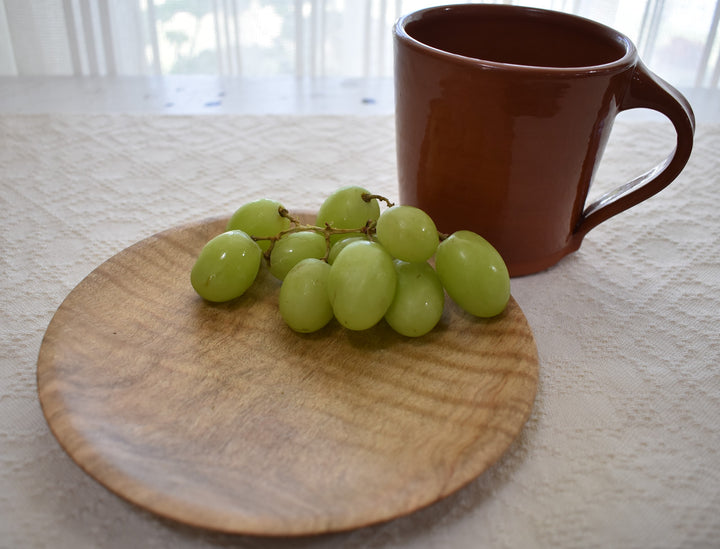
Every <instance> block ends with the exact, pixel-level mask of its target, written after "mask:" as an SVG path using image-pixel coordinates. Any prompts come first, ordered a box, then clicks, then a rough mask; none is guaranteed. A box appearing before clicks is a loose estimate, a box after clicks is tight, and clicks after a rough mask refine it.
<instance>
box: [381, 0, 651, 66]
mask: <svg viewBox="0 0 720 549" xmlns="http://www.w3.org/2000/svg"><path fill="white" fill-rule="evenodd" d="M450 12H461V13H462V12H487V13H497V14H500V13H509V14H512V13H515V14H520V13H522V14H525V15H531V16H532V15H534V16H541V17H544V18H548V17H549V18H553V19H561V20H565V21H570V22H575V23H576V24H582V25H586V26H591V27H594V28H596V29H598V30H600V31H602V32H603V33H605V34H606V35H607V37H608V39H613V38H614V39H615V41H616V42H617V43H619V44H621V45H622V46H623V48H624V50H625V53H624V54H623V55H622V56H621V57H619V58H617V59H615V60H613V61H610V62H608V63H600V64H595V65H580V66H570V67H553V66H543V65H522V64H515V63H504V62H500V61H490V60H488V59H480V58H476V57H469V56H466V55H461V54H458V53H452V52H449V51H446V50H443V49H440V48H436V47H433V46H430V45H428V44H426V43H424V42H421V41H420V40H418V39H416V38H413V37H412V36H411V35H410V34H409V33H408V32H407V29H406V27H407V25H408V24H410V23H414V22H416V21H420V20H422V19H423V18H425V17H428V16H432V15H435V14H439V13H450ZM393 36H394V38H395V39H396V40H399V41H402V42H405V43H406V44H407V45H408V46H410V47H412V48H414V49H416V50H418V51H420V52H422V53H426V54H429V55H431V56H433V57H436V58H439V59H443V60H445V61H448V60H452V61H455V62H458V63H461V64H467V65H472V66H476V67H481V68H485V69H495V70H514V71H524V72H529V73H544V74H554V75H587V74H595V73H606V72H613V71H616V70H623V69H625V68H626V67H627V66H629V65H630V64H632V63H633V61H634V60H635V59H636V58H637V49H636V47H635V44H634V43H633V42H632V40H630V39H629V38H628V37H627V36H625V35H624V34H623V33H621V32H620V31H618V30H615V29H613V28H612V27H609V26H607V25H605V24H603V23H599V22H598V21H594V20H592V19H588V18H586V17H581V16H579V15H574V14H570V13H565V12H560V11H555V10H549V9H544V8H532V7H525V6H513V5H498V4H448V5H444V6H432V7H428V8H423V9H420V10H416V11H413V12H410V13H407V14H405V15H402V16H400V17H399V18H398V20H397V21H396V22H395V25H393Z"/></svg>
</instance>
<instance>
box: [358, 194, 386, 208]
mask: <svg viewBox="0 0 720 549" xmlns="http://www.w3.org/2000/svg"><path fill="white" fill-rule="evenodd" d="M360 198H362V199H363V200H364V201H365V202H370V201H371V200H372V199H375V200H380V201H381V202H385V204H387V207H388V208H392V207H393V206H394V205H395V203H393V202H390V200H388V199H387V198H385V197H384V196H381V195H379V194H370V193H362V194H361V195H360Z"/></svg>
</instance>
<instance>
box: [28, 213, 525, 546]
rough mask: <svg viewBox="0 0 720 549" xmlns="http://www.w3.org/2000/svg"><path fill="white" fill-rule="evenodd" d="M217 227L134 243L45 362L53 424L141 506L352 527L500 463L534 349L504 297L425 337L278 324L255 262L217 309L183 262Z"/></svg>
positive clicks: (87, 290) (96, 285)
mask: <svg viewBox="0 0 720 549" xmlns="http://www.w3.org/2000/svg"><path fill="white" fill-rule="evenodd" d="M225 222H226V220H224V219H215V220H210V221H205V222H201V223H196V224H191V225H187V226H183V227H179V228H175V229H171V230H168V231H165V232H162V233H160V234H158V235H155V236H153V237H151V238H148V239H146V240H143V241H141V242H139V243H137V244H135V245H133V246H131V247H129V248H127V249H126V250H124V251H123V252H121V253H119V254H118V255H116V256H114V257H113V258H111V259H109V260H108V261H107V262H105V263H103V264H102V265H100V266H99V267H98V268H97V269H95V270H94V271H93V272H92V273H91V274H90V275H88V277H87V278H86V279H85V280H83V281H82V282H81V283H80V284H79V285H78V286H77V287H76V288H75V289H74V290H73V291H72V292H71V293H70V294H69V295H68V297H67V298H66V299H65V301H64V302H63V303H62V305H61V306H60V307H59V309H58V311H57V312H56V314H55V316H54V317H53V319H52V321H51V322H50V325H49V326H48V329H47V332H46V334H45V337H44V340H43V343H42V346H41V349H40V354H39V358H38V369H37V376H38V392H39V398H40V402H41V404H42V407H43V412H44V414H45V417H46V419H47V421H48V424H49V425H50V428H51V430H52V432H53V433H54V435H55V437H56V438H57V439H58V441H59V442H60V444H61V446H62V447H63V448H64V449H65V450H66V451H67V453H68V454H69V455H70V457H71V458H72V459H73V460H74V461H75V462H76V463H77V464H78V465H79V466H80V467H81V468H82V469H83V470H84V471H86V472H87V473H88V474H89V475H90V476H92V477H93V478H95V479H96V480H97V481H99V482H100V483H101V484H102V485H104V486H106V487H107V488H108V489H110V490H111V491H112V492H114V493H116V494H117V495H119V496H121V497H123V498H125V499H127V500H129V501H131V502H133V503H134V504H136V505H138V506H140V507H142V508H144V509H146V510H149V511H151V512H154V513H156V514H158V515H161V516H164V517H168V518H171V519H174V520H177V521H180V522H182V523H185V524H190V525H193V526H198V527H203V528H208V529H213V530H218V531H224V532H232V533H244V534H258V535H300V534H315V533H322V532H331V531H339V530H347V529H351V528H356V527H360V526H364V525H368V524H372V523H376V522H380V521H385V520H389V519H392V518H395V517H398V516H400V515H404V514H407V513H410V512H412V511H414V510H416V509H418V508H420V507H423V506H426V505H428V504H430V503H432V502H434V501H436V500H438V499H440V498H442V497H444V496H447V495H448V494H450V493H452V492H453V491H455V490H457V489H458V488H460V487H462V486H463V485H464V484H466V483H468V482H469V481H471V480H472V479H474V478H475V477H476V476H478V475H479V474H480V473H482V472H483V471H484V470H485V469H486V468H487V467H488V466H490V465H491V464H492V463H493V462H495V461H496V460H497V459H498V458H499V457H500V456H501V454H502V453H503V452H504V451H505V450H506V449H507V447H508V446H509V445H510V443H511V442H512V440H513V439H514V438H515V437H516V436H517V435H518V433H519V432H520V430H521V429H522V427H523V425H524V423H525V421H526V420H527V418H528V416H529V415H530V411H531V409H532V405H533V401H534V398H535V392H536V388H537V376H538V358H537V351H536V346H535V341H534V338H533V335H532V332H531V330H530V328H529V326H528V324H527V322H526V319H525V317H524V315H523V313H522V311H521V309H520V307H519V306H518V305H517V303H516V302H515V301H514V299H512V298H511V300H510V303H509V305H508V307H507V310H506V311H505V313H503V314H502V315H501V316H499V317H497V318H494V319H491V320H479V319H476V318H473V317H470V316H468V315H466V314H464V313H463V312H462V311H460V310H459V309H458V308H457V307H456V306H455V305H454V304H453V303H452V302H450V301H448V303H447V305H446V309H445V313H444V316H443V318H442V320H441V322H440V324H439V325H438V326H437V327H436V329H435V330H434V331H433V332H431V333H430V334H428V335H426V336H424V337H422V338H419V339H410V338H406V337H402V336H399V335H397V334H395V333H394V332H393V331H392V330H391V329H390V328H389V327H388V326H387V325H385V324H384V323H381V324H379V325H377V326H376V327H374V328H372V329H370V330H367V331H364V332H351V331H348V330H345V329H343V328H342V327H340V326H339V325H338V324H337V323H336V322H335V321H333V322H332V323H331V324H330V325H328V326H327V327H326V328H325V329H323V330H322V331H320V332H318V333H315V334H312V335H299V334H296V333H294V332H292V331H291V330H290V329H288V328H287V327H286V326H285V324H284V323H283V321H282V319H281V317H280V315H279V313H278V310H277V293H278V292H277V291H278V288H279V283H278V282H277V280H275V279H274V278H273V277H272V276H271V275H270V274H268V272H267V269H265V268H263V269H261V273H260V276H259V278H258V280H257V282H256V283H255V284H254V286H253V287H252V288H251V289H250V290H249V291H248V292H247V293H246V294H245V295H244V296H242V297H241V298H239V299H237V300H235V301H233V302H231V303H226V304H221V305H210V304H208V303H205V302H203V301H202V300H201V299H200V298H198V297H197V295H196V294H195V293H194V291H193V289H192V287H191V286H190V283H189V272H190V268H191V267H192V264H193V262H194V260H195V257H196V255H197V253H198V251H199V250H200V248H201V247H202V246H203V245H204V244H205V242H207V241H208V240H209V239H210V238H211V237H212V236H214V235H216V234H218V233H220V232H222V230H223V228H224V225H225Z"/></svg>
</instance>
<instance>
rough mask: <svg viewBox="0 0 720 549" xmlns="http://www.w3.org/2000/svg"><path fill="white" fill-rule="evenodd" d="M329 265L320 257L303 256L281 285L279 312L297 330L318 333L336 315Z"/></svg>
mask: <svg viewBox="0 0 720 549" xmlns="http://www.w3.org/2000/svg"><path fill="white" fill-rule="evenodd" d="M329 274H330V265H328V264H327V263H325V262H324V261H322V260H320V259H315V258H308V259H303V260H302V261H300V262H299V263H298V264H297V265H295V266H294V267H293V268H292V269H290V272H288V273H287V276H286V277H285V280H284V281H283V283H282V286H280V296H279V298H278V303H279V307H280V315H281V316H282V317H283V320H285V323H286V324H287V325H288V326H290V328H292V329H293V330H295V331H296V332H302V333H309V332H315V331H317V330H319V329H320V328H322V327H324V326H325V325H326V324H327V323H328V322H330V320H332V317H333V310H332V306H331V305H330V299H329V297H328V291H327V279H328V275H329Z"/></svg>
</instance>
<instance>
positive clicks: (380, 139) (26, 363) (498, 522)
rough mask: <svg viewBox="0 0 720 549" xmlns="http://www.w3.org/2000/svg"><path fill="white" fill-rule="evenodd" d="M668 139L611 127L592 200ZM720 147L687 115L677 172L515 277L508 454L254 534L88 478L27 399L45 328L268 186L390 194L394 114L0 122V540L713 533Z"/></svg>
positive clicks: (565, 543)
mask: <svg viewBox="0 0 720 549" xmlns="http://www.w3.org/2000/svg"><path fill="white" fill-rule="evenodd" d="M673 139H674V134H673V132H672V130H671V129H669V128H668V126H667V125H666V124H663V123H660V122H637V121H632V120H619V121H618V123H617V124H616V128H615V133H614V134H613V138H612V140H611V143H610V146H609V150H608V152H607V154H606V158H605V162H604V164H603V166H602V169H601V170H600V173H599V174H598V179H597V190H593V193H595V192H597V193H599V192H601V191H602V190H604V189H606V188H608V187H612V186H614V185H615V184H617V183H620V182H623V181H625V180H627V179H629V178H630V177H632V176H634V175H637V174H639V173H640V172H641V171H642V170H644V169H647V168H650V167H651V166H652V165H654V163H655V162H656V161H657V160H659V159H661V158H662V157H664V156H665V155H666V154H667V153H668V152H669V151H670V149H671V148H672V142H673ZM719 151H720V127H719V126H711V125H708V126H702V125H700V127H699V128H698V132H697V141H696V146H695V150H694V152H693V156H692V158H691V161H690V163H689V165H688V167H687V168H686V170H685V171H684V172H683V173H682V175H681V176H680V178H679V179H678V180H677V181H676V182H675V183H673V184H672V185H671V186H670V187H668V188H667V189H666V190H664V191H663V192H661V193H660V194H659V195H657V196H655V197H653V198H652V199H650V200H649V201H647V202H645V203H644V204H642V205H640V206H638V207H636V208H634V209H633V210H631V211H629V212H626V213H623V214H620V215H619V216H617V217H615V218H613V219H611V220H610V221H608V222H607V223H605V224H604V225H601V226H600V227H598V228H597V229H595V230H593V231H592V232H591V233H590V234H589V235H588V237H587V238H586V240H585V243H584V244H583V247H582V248H581V250H580V251H579V252H577V253H576V254H574V255H573V256H571V257H569V258H566V259H565V260H564V261H563V262H561V263H560V264H559V265H557V266H556V267H555V268H552V269H550V270H549V271H547V272H544V273H540V274H537V275H533V276H530V277H525V278H520V279H514V280H513V282H512V292H513V294H514V296H515V298H516V299H517V301H518V303H519V304H520V306H521V307H522V308H523V310H524V312H525V314H526V316H527V318H528V321H529V323H530V326H531V327H532V329H533V331H534V333H535V337H536V340H537V346H538V351H539V356H540V381H539V387H538V395H537V400H536V404H535V408H534V410H533V413H532V416H531V418H530V420H529V422H528V423H527V425H526V427H525V429H524V430H523V432H522V434H521V436H520V437H519V438H518V439H517V440H516V442H515V443H514V444H513V445H512V446H511V447H510V449H509V451H508V452H507V453H506V454H505V455H504V456H503V457H502V458H501V459H500V461H499V462H497V463H496V464H495V465H494V466H493V467H491V468H490V469H489V470H488V471H487V472H486V473H484V474H483V475H482V476H480V477H479V478H478V479H477V480H475V481H474V482H472V483H471V484H470V485H468V486H466V487H465V488H463V489H461V490H460V491H459V492H457V493H455V494H454V495H452V496H450V497H448V498H446V499H444V500H442V501H440V502H438V503H436V504H434V505H432V506H430V507H428V508H425V509H422V510H420V511H418V512H416V513H413V514H411V515H409V516H406V517H403V518H400V519H397V520H394V521H391V522H388V523H384V524H380V525H375V526H371V527H367V528H363V529H359V530H355V531H352V532H347V533H342V534H333V535H326V536H320V537H308V538H298V539H263V538H253V537H244V536H229V535H221V534H215V533H211V532H206V531H202V530H196V529H192V528H190V527H186V526H182V525H179V524H176V523H174V522H170V521H168V520H163V519H159V518H156V517H155V516H153V515H150V514H148V513H146V512H144V511H141V510H140V509H138V508H136V507H134V506H132V505H130V504H128V503H126V502H125V501H123V500H121V499H120V498H118V497H116V496H115V495H113V494H111V493H110V492H108V491H107V490H106V489H104V488H103V487H102V486H101V485H99V484H98V483H97V482H95V481H94V480H92V479H91V478H89V477H88V476H86V475H85V474H84V473H83V472H82V471H81V469H80V468H79V467H78V466H76V465H75V464H74V462H72V461H71V460H70V458H69V457H68V456H67V455H66V454H65V453H64V452H63V450H62V449H61V448H60V446H59V444H58V443H57V441H56V440H55V439H54V438H53V436H52V434H51V433H50V431H49V429H48V426H47V424H46V422H45V420H44V418H43V415H42V412H41V409H40V405H39V402H38V398H37V392H36V379H35V374H36V361H37V355H38V350H39V348H40V344H41V340H42V337H43V334H44V331H45V329H46V328H47V326H48V323H49V321H50V319H51V318H52V315H53V313H54V312H55V310H56V309H57V307H58V306H59V305H60V304H61V302H62V300H63V299H64V298H65V296H66V295H67V294H68V292H70V291H71V290H72V288H73V287H74V286H75V285H76V284H77V283H78V282H80V281H81V279H82V278H83V277H85V276H86V275H87V274H88V273H89V272H90V271H92V270H93V269H94V268H95V267H96V266H97V265H99V264H100V263H101V262H102V261H104V260H105V259H107V258H108V257H110V256H112V255H114V254H115V253H117V252H119V251H120V250H122V249H124V248H125V247H126V246H128V245H130V244H132V243H134V242H136V241H137V240H140V239H142V238H145V237H147V236H149V235H151V234H153V233H155V232H157V231H160V230H163V229H166V228H168V227H172V226H175V225H178V224H181V223H185V222H189V221H195V220H198V219H202V218H205V217H209V216H214V215H229V214H230V213H231V212H232V211H233V210H234V209H235V208H236V207H237V206H239V205H240V204H242V203H244V202H246V201H249V200H251V199H255V198H259V197H263V196H271V197H274V198H277V199H279V200H281V201H282V202H284V203H285V204H286V206H288V207H289V208H290V209H314V208H317V207H318V206H319V204H320V203H321V201H322V199H323V198H324V196H325V195H327V194H328V193H329V192H330V191H332V190H333V189H335V188H337V187H339V186H342V185H347V184H361V185H364V186H367V187H369V188H371V189H373V190H375V191H376V192H378V193H383V194H386V195H387V196H389V197H390V198H395V197H396V196H397V190H396V187H395V156H394V155H395V153H394V126H393V120H392V117H389V116H370V117H341V116H325V117H315V116H311V117H247V116H231V115H228V116H194V117H191V116H189V117H184V116H176V117H173V116H151V115H147V116H131V115H115V116H111V115H91V116H79V115H64V116H57V115H55V116H53V115H27V116H19V115H5V116H2V117H0V209H1V211H2V216H3V217H2V224H1V225H0V242H1V243H2V253H1V254H0V264H1V265H2V276H1V277H0V303H1V304H2V306H1V307H0V336H1V338H2V345H1V346H0V547H2V548H13V549H14V548H20V547H55V548H65V547H67V548H84V547H94V548H110V547H118V548H120V547H153V548H161V547H168V548H170V547H172V548H181V547H254V548H266V547H273V548H274V547H295V548H296V547H303V548H310V547H313V548H315V547H323V548H336V547H350V548H352V547H377V548H379V547H424V548H429V547H437V548H450V547H451V548H453V549H460V548H466V547H467V548H470V547H472V548H475V547H501V548H502V547H508V548H510V547H513V548H515V547H558V548H563V547H583V548H588V547H603V548H604V547H638V548H647V547H654V548H661V547H683V548H688V547H711V546H714V547H717V544H718V542H719V541H718V540H720V319H719V317H718V311H720V217H719V216H720V193H719V191H718V189H719V188H720V187H719V185H720V154H719Z"/></svg>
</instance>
